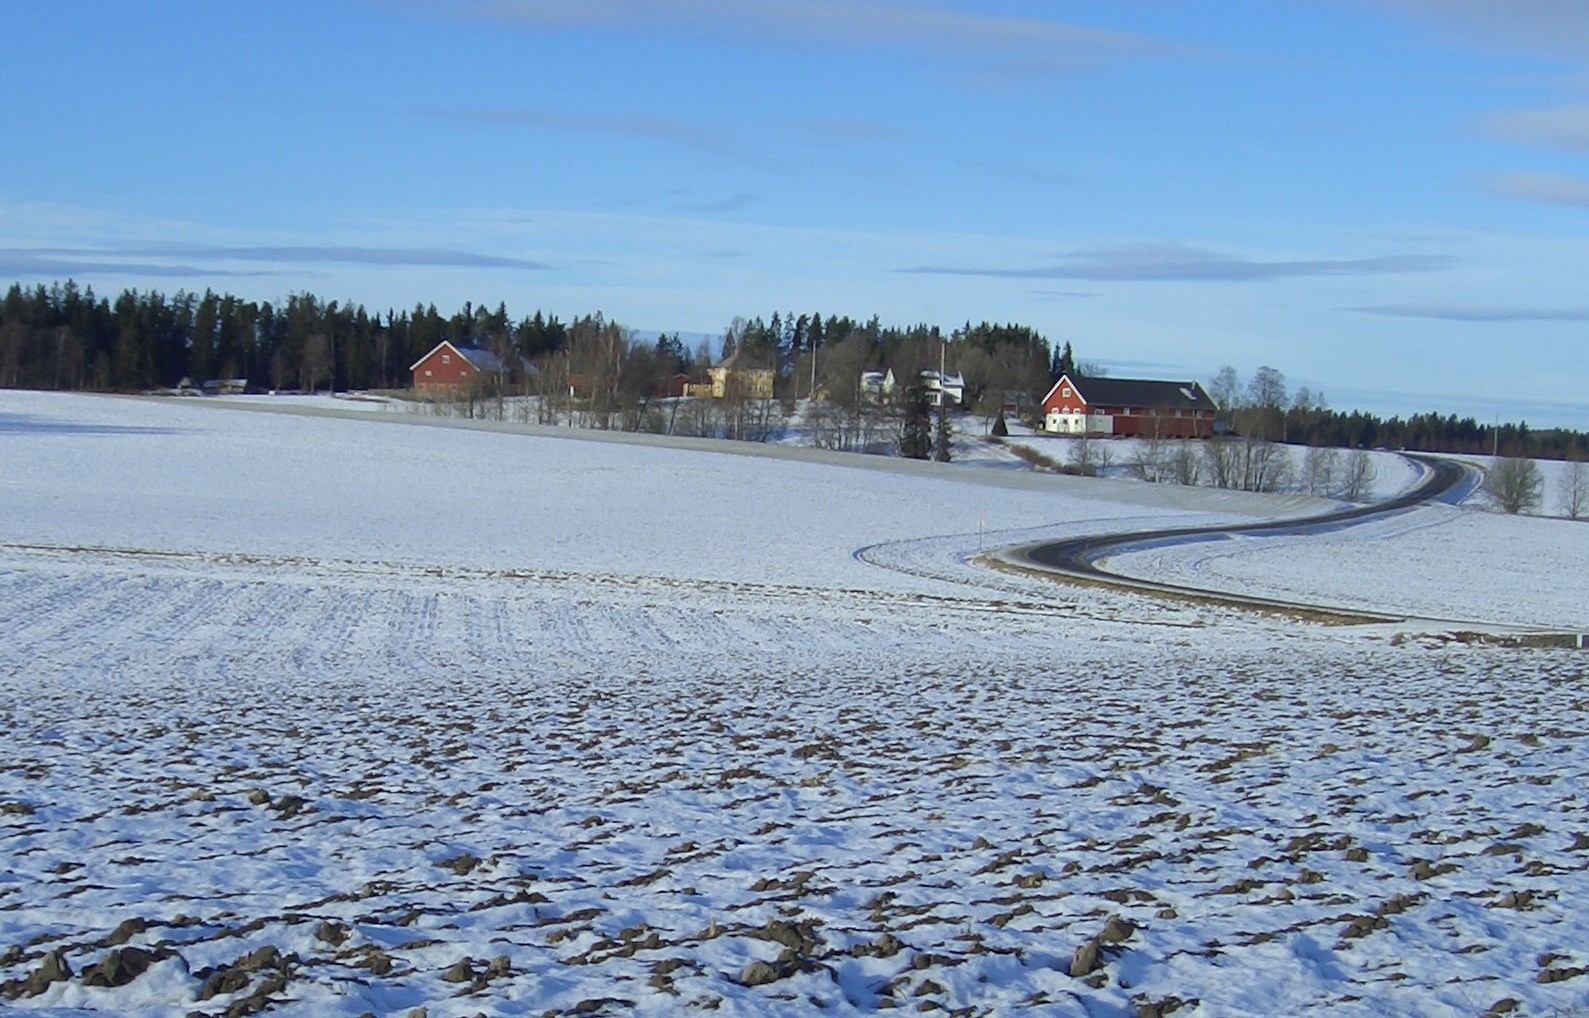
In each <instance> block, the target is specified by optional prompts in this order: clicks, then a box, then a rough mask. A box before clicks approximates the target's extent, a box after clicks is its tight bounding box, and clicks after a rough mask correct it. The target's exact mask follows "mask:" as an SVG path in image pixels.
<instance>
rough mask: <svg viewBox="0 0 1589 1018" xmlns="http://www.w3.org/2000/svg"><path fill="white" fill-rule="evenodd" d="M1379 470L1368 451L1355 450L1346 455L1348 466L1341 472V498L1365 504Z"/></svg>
mask: <svg viewBox="0 0 1589 1018" xmlns="http://www.w3.org/2000/svg"><path fill="white" fill-rule="evenodd" d="M1378 476H1379V470H1378V468H1376V467H1375V466H1374V459H1373V457H1372V456H1370V455H1369V453H1368V451H1367V450H1364V449H1353V450H1352V451H1351V452H1349V453H1347V454H1346V465H1345V466H1344V467H1343V468H1342V470H1341V488H1340V494H1341V498H1343V499H1345V500H1346V501H1348V502H1364V501H1367V499H1368V493H1369V492H1370V491H1371V490H1372V489H1373V487H1374V479H1375V478H1376V477H1378Z"/></svg>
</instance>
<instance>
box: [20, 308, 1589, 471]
mask: <svg viewBox="0 0 1589 1018" xmlns="http://www.w3.org/2000/svg"><path fill="white" fill-rule="evenodd" d="M443 340H449V341H451V342H452V343H453V344H455V345H458V346H469V347H483V348H486V349H490V350H493V351H495V352H497V353H498V354H499V355H502V356H503V360H504V362H510V361H511V362H515V363H525V364H536V365H542V364H547V363H550V362H552V361H557V360H563V361H567V362H570V363H572V364H573V368H572V370H574V371H575V372H576V373H578V372H581V371H583V372H584V373H587V374H588V373H591V372H597V373H600V372H606V373H610V375H611V378H612V382H611V384H610V386H609V388H610V389H611V391H613V392H616V393H621V394H622V395H625V396H630V395H632V396H635V397H638V398H648V397H650V396H652V395H655V394H657V393H658V392H661V391H662V390H663V388H664V387H665V385H666V384H667V380H668V379H670V378H675V377H678V376H689V377H691V378H697V379H698V378H701V377H703V375H704V371H705V369H706V368H707V367H708V366H709V364H710V362H711V361H712V360H714V359H716V358H719V357H728V356H732V355H735V354H740V355H742V356H743V357H744V358H747V359H749V360H752V361H754V362H756V363H758V364H761V365H764V366H767V367H771V368H773V369H775V371H776V372H777V379H778V381H777V389H776V394H777V395H778V396H779V397H780V398H783V399H799V398H803V397H806V396H809V395H811V394H812V392H813V391H816V392H818V393H819V394H820V393H827V392H833V391H848V390H850V389H851V388H852V387H853V386H854V385H855V379H856V378H857V377H858V376H859V373H860V372H862V371H867V370H883V369H892V370H893V371H894V373H895V375H896V377H898V378H901V379H909V378H914V377H915V375H916V374H917V373H918V372H920V371H921V370H927V369H934V368H937V367H938V365H939V363H940V359H941V358H947V360H948V364H949V367H950V369H951V370H953V371H957V372H959V373H960V374H962V375H963V376H964V378H965V381H966V404H967V406H970V407H972V408H974V409H978V410H981V411H983V412H985V413H986V414H987V415H988V416H989V418H990V419H991V418H992V417H993V416H994V415H995V414H997V413H998V411H999V410H1000V409H1001V408H1005V407H1008V406H1010V405H1011V404H1015V405H1017V406H1019V407H1021V408H1022V409H1023V410H1026V411H1031V410H1034V409H1035V407H1036V405H1037V403H1038V402H1039V401H1040V400H1041V398H1042V396H1043V394H1044V392H1045V391H1046V390H1047V388H1048V386H1049V385H1050V384H1051V383H1052V382H1053V381H1054V380H1055V379H1057V378H1058V376H1059V374H1060V373H1061V372H1064V371H1070V372H1076V371H1078V370H1080V371H1081V372H1082V373H1086V372H1087V371H1088V366H1087V364H1086V362H1078V361H1077V360H1076V358H1075V357H1074V355H1073V353H1072V349H1071V344H1070V343H1069V342H1066V343H1064V344H1063V345H1062V346H1055V345H1053V344H1051V343H1050V342H1049V340H1048V339H1047V338H1045V337H1044V336H1042V335H1041V334H1039V333H1038V332H1037V331H1035V330H1033V329H1031V328H1028V327H1026V326H1022V325H1015V324H1009V325H993V324H989V323H986V322H984V323H982V324H980V325H972V324H971V323H969V322H967V323H965V324H964V325H963V326H961V327H958V328H956V329H953V330H952V331H950V332H948V333H944V332H942V331H941V330H940V329H939V328H938V327H937V326H930V325H914V326H910V327H904V328H901V327H897V326H889V325H885V324H883V323H882V322H881V321H879V319H878V318H877V317H876V316H873V317H871V318H870V319H867V320H859V319H854V318H849V317H845V316H833V315H830V316H827V317H824V316H823V315H821V314H819V313H810V314H795V313H792V312H791V313H774V314H772V315H771V316H770V317H769V318H762V317H756V318H751V319H745V318H736V319H735V320H734V322H733V323H732V324H731V325H730V326H729V327H728V328H727V329H726V330H725V332H724V334H723V336H722V337H721V338H720V339H719V340H718V341H717V343H715V344H706V343H702V344H699V345H698V346H697V347H696V348H695V349H693V350H692V349H689V348H687V347H686V346H685V344H684V343H682V342H681V341H680V339H679V337H678V335H677V334H674V335H672V336H669V335H662V336H660V337H658V338H657V339H655V340H654V341H645V342H641V341H636V340H635V339H634V338H633V336H632V335H631V334H630V333H629V332H628V331H627V330H625V329H623V328H622V327H621V326H619V325H618V324H617V323H614V322H611V321H608V320H607V319H606V318H605V317H604V316H603V315H602V314H600V313H599V312H593V313H591V314H588V315H585V316H582V317H578V318H574V319H572V320H570V321H568V322H566V323H565V322H563V321H560V320H559V319H558V317H557V316H556V315H555V314H553V315H548V314H545V313H543V312H541V311H536V312H535V313H534V314H532V315H528V316H526V317H522V318H518V319H515V318H513V317H511V316H510V315H509V313H508V310H507V307H506V305H505V304H501V303H499V304H498V305H497V306H496V307H495V308H491V307H489V306H487V305H474V304H468V303H466V304H465V305H464V306H463V307H462V308H460V309H458V310H456V311H455V312H453V313H452V314H450V315H445V316H444V315H443V314H442V313H441V312H440V311H438V310H437V308H436V306H435V305H434V304H429V305H426V304H416V305H415V306H414V307H413V308H412V309H408V310H395V309H389V310H386V311H378V312H375V313H371V312H370V311H369V310H368V309H366V308H365V307H363V306H362V305H359V304H356V303H353V302H345V303H344V302H339V301H336V300H330V301H325V300H321V299H320V298H319V297H317V296H315V295H313V294H308V293H301V294H293V295H291V296H289V297H288V298H287V300H286V301H285V302H284V303H282V304H280V305H275V304H272V303H270V302H268V301H266V302H256V301H250V300H245V299H243V298H239V297H235V296H232V295H230V294H217V293H215V292H214V291H213V290H206V291H205V292H204V293H203V294H198V293H192V292H189V291H184V290H179V291H177V292H175V293H173V294H169V295H167V294H162V293H159V292H156V291H147V292H142V293H140V292H138V291H136V290H126V291H123V292H122V293H120V294H118V295H117V296H116V297H115V298H114V299H112V298H108V297H102V296H99V295H96V294H95V293H94V291H93V289H92V287H79V286H78V285H77V284H76V283H74V282H72V281H67V282H65V283H57V284H55V285H52V286H44V285H37V286H33V287H31V288H29V287H24V286H22V285H21V284H13V285H12V286H11V287H10V289H9V290H8V291H7V292H6V294H5V298H4V300H3V301H0V387H3V388H27V389H66V390H86V391H99V392H139V391H144V390H148V389H155V388H168V387H172V386H176V385H177V384H178V383H179V382H181V381H182V380H184V379H188V380H191V381H192V382H193V383H194V384H199V383H200V382H202V381H204V380H208V379H247V380H248V385H249V388H250V389H251V390H257V391H265V390H278V391H279V390H300V391H315V390H320V389H331V390H337V391H346V390H381V389H406V388H407V387H408V386H409V384H410V381H411V379H410V376H409V367H410V365H412V364H413V363H414V362H415V361H416V360H418V359H419V358H420V357H422V356H423V355H424V354H425V353H426V352H428V351H429V350H431V349H432V348H434V347H435V346H436V345H437V344H438V343H440V342H442V341H443ZM570 370H571V369H570V367H569V366H568V365H567V364H565V365H564V366H563V367H562V370H561V371H560V372H558V373H559V374H560V375H562V376H564V377H567V376H568V373H569V371H570ZM1231 375H1232V373H1231V370H1230V369H1228V368H1226V369H1222V371H1221V376H1216V377H1214V378H1213V379H1212V384H1211V385H1210V382H1207V381H1205V383H1204V384H1205V385H1210V387H1211V393H1212V394H1213V395H1214V397H1215V401H1216V403H1218V404H1220V406H1221V409H1222V410H1224V411H1227V412H1232V411H1234V410H1236V409H1237V407H1238V405H1245V406H1246V407H1247V408H1249V409H1250V408H1251V406H1252V396H1251V394H1250V392H1249V390H1250V389H1252V386H1249V387H1247V389H1239V388H1235V387H1229V386H1227V388H1230V391H1228V392H1226V393H1224V394H1221V393H1220V391H1219V390H1220V389H1221V387H1222V386H1221V383H1229V382H1230V381H1232V380H1233V379H1232V377H1231ZM1282 377H1283V376H1280V375H1279V372H1278V371H1275V369H1272V368H1267V367H1265V368H1260V369H1258V373H1257V374H1256V375H1255V376H1254V379H1253V381H1254V382H1255V383H1256V382H1257V381H1259V380H1260V379H1263V380H1264V381H1265V382H1266V383H1270V384H1268V385H1267V388H1266V393H1265V395H1264V399H1265V400H1267V401H1272V405H1271V406H1270V407H1269V409H1270V410H1271V412H1272V414H1273V415H1274V418H1275V421H1274V423H1275V425H1276V426H1277V429H1278V432H1279V433H1280V434H1281V435H1283V436H1284V437H1283V440H1285V441H1289V442H1294V443H1298V444H1304V445H1315V446H1335V447H1342V448H1380V447H1383V448H1393V449H1408V450H1413V451H1424V452H1450V453H1490V452H1501V453H1504V454H1508V455H1513V456H1534V457H1541V458H1567V459H1585V458H1589V436H1586V435H1585V434H1584V433H1582V432H1577V431H1570V430H1564V429H1539V430H1536V429H1531V428H1529V427H1528V425H1527V424H1526V423H1524V422H1506V423H1501V424H1499V425H1492V424H1489V423H1480V422H1479V421H1477V420H1475V419H1474V418H1472V417H1458V416H1457V415H1455V414H1441V413H1439V412H1430V413H1420V414H1413V415H1411V416H1409V417H1407V418H1401V417H1390V418H1383V417H1379V416H1376V415H1374V414H1371V413H1365V412H1362V411H1357V410H1352V411H1342V410H1336V409H1332V408H1330V407H1329V406H1328V405H1327V404H1326V403H1325V402H1324V400H1323V398H1322V396H1320V395H1319V394H1314V393H1309V392H1308V391H1307V390H1305V389H1304V390H1300V391H1298V392H1297V393H1295V394H1291V393H1288V392H1286V391H1285V389H1284V387H1283V384H1282V385H1281V386H1280V388H1279V390H1278V392H1277V391H1275V388H1274V385H1273V383H1274V382H1276V380H1277V379H1280V378H1282Z"/></svg>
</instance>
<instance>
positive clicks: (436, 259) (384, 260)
mask: <svg viewBox="0 0 1589 1018" xmlns="http://www.w3.org/2000/svg"><path fill="white" fill-rule="evenodd" d="M0 257H8V258H29V257H31V258H42V259H50V258H54V259H74V260H82V259H95V260H98V261H99V262H101V263H102V264H103V265H104V266H105V268H106V270H107V271H109V270H113V269H117V268H124V267H125V266H127V265H128V264H129V263H127V262H126V261H125V259H130V258H209V259H215V260H218V261H224V262H265V263H270V264H282V265H304V264H323V263H328V262H329V263H337V264H344V265H388V266H430V267H438V268H463V269H531V270H545V269H549V268H551V266H549V265H545V264H542V263H541V262H534V261H528V260H526V259H523V258H507V257H503V256H501V255H488V254H477V253H474V252H470V251H458V250H454V249H451V248H401V247H393V248H388V247H340V246H326V245H295V246H282V247H271V246H221V245H214V244H153V245H131V244H129V245H118V246H115V247H103V248H87V247H35V248H5V249H0ZM81 263H82V264H88V262H86V261H85V262H81ZM148 268H149V269H150V270H151V271H153V270H155V269H159V268H165V269H169V270H172V271H176V270H178V269H181V270H182V271H186V272H192V273H208V272H213V271H216V270H212V269H194V268H191V267H183V266H158V265H155V266H148Z"/></svg>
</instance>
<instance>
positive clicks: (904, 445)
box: [899, 384, 932, 460]
mask: <svg viewBox="0 0 1589 1018" xmlns="http://www.w3.org/2000/svg"><path fill="white" fill-rule="evenodd" d="M899 454H900V455H901V456H903V457H905V458H906V459H913V460H924V459H927V458H928V457H929V456H931V455H932V419H931V418H930V417H929V416H928V414H927V390H926V389H924V388H923V387H922V386H921V385H920V384H915V385H912V386H911V387H910V388H909V389H907V390H905V419H904V420H903V421H902V422H901V423H900V428H899Z"/></svg>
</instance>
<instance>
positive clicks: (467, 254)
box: [0, 0, 1589, 429]
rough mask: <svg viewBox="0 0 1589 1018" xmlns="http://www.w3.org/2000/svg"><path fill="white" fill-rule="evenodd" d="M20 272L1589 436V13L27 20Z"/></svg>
mask: <svg viewBox="0 0 1589 1018" xmlns="http://www.w3.org/2000/svg"><path fill="white" fill-rule="evenodd" d="M7 13H8V15H9V17H8V19H7V31H6V32H5V33H3V34H0V83H3V84H4V86H5V94H6V95H7V96H8V97H9V99H10V101H9V102H7V103H6V104H5V106H4V108H3V110H0V124H3V130H4V132H5V137H6V139H7V144H6V155H5V156H4V157H3V158H0V280H5V281H12V280H19V281H23V282H29V283H31V282H50V281H53V280H64V279H66V278H68V277H70V278H74V279H76V280H78V281H79V282H80V283H88V284H92V285H93V286H94V288H95V290H96V291H98V292H100V293H102V294H114V293H115V292H118V291H120V290H121V289H123V288H126V287H136V288H138V289H159V290H163V291H172V290H176V289H189V290H200V291H202V290H203V289H204V288H206V287H211V288H214V289H216V290H218V291H228V292H232V293H236V294H239V295H243V296H246V297H250V298H254V299H263V300H279V299H282V298H284V297H285V296H286V295H288V294H290V293H294V292H302V291H310V292H313V293H315V294H317V295H319V296H321V297H323V298H326V299H338V300H345V301H346V300H351V301H356V302H359V303H362V304H364V305H366V306H367V307H370V308H371V309H382V310H384V309H386V308H389V307H397V308H405V307H412V306H413V305H414V304H415V303H416V302H420V301H423V302H425V303H432V302H433V303H435V304H436V305H437V306H438V307H439V308H440V309H442V310H443V311H444V312H450V311H452V310H454V309H456V308H457V307H458V306H460V305H461V304H462V303H463V302H464V301H465V300H472V301H475V302H487V303H490V304H492V305H495V304H496V303H497V302H498V301H505V302H506V303H507V305H508V308H509V310H510V311H511V312H513V313H514V314H527V313H530V312H532V311H534V310H535V309H537V308H539V309H543V310H545V311H548V312H555V313H557V314H559V315H562V316H563V317H565V318H566V317H570V316H573V315H576V314H583V313H586V312H591V311H597V310H599V311H602V312H604V313H605V314H606V315H607V316H608V317H609V318H612V319H614V320H617V321H619V322H621V323H622V324H625V325H628V326H630V327H632V328H635V329H637V330H668V331H672V330H680V331H683V332H686V333H719V332H721V331H722V329H723V328H724V327H725V326H726V325H728V324H729V322H730V320H731V319H732V318H733V317H734V316H736V315H747V316H749V315H757V314H760V315H763V316H770V315H771V314H772V312H774V311H783V312H789V311H793V312H796V313H810V312H821V313H823V314H848V315H852V316H854V317H857V318H865V317H870V316H871V315H872V314H877V315H880V316H881V317H882V318H883V320H884V321H885V322H890V323H895V324H911V323H916V322H927V323H931V324H938V325H942V326H944V327H945V328H951V327H954V326H956V325H958V324H960V323H963V322H965V321H967V320H971V321H981V320H984V319H987V320H995V321H1014V322H1021V323H1024V324H1029V325H1032V326H1034V327H1036V328H1038V329H1039V330H1041V331H1042V332H1043V333H1044V334H1045V335H1047V336H1048V337H1050V338H1051V339H1052V340H1054V341H1056V342H1064V341H1069V342H1071V343H1072V344H1073V345H1074V347H1075V349H1076V351H1077V354H1078V356H1079V357H1081V358H1082V359H1083V360H1088V361H1092V362H1095V363H1098V364H1100V365H1103V366H1105V367H1107V368H1109V369H1110V370H1111V372H1112V373H1114V374H1117V375H1135V374H1141V375H1147V376H1162V377H1175V378H1182V377H1189V378H1197V379H1201V380H1207V379H1208V378H1209V377H1210V376H1212V375H1213V374H1214V372H1215V371H1217V370H1218V368H1219V367H1220V365H1222V364H1227V363H1228V364H1232V365H1234V366H1235V367H1236V368H1237V369H1238V370H1239V371H1240V372H1241V373H1242V375H1243V376H1244V377H1245V376H1246V375H1248V374H1250V373H1251V372H1252V370H1253V369H1254V368H1256V367H1258V366H1259V365H1263V364H1267V365H1272V366H1274V367H1276V368H1279V369H1280V370H1281V371H1282V372H1284V373H1285V375H1286V377H1287V380H1288V381H1289V382H1290V384H1291V385H1292V386H1293V387H1296V386H1302V385H1306V386H1308V387H1310V388H1311V389H1313V390H1315V391H1322V392H1323V393H1324V394H1325V395H1326V397H1327V398H1328V399H1329V401H1330V403H1331V405H1333V406H1335V407H1337V408H1341V409H1351V408H1354V407H1355V408H1362V409H1368V410H1373V411H1375V412H1379V413H1385V414H1391V413H1395V414H1410V413H1416V412H1423V411H1428V410H1437V411H1440V412H1442V413H1458V414H1461V415H1470V414H1471V415H1473V416H1476V417H1478V418H1480V419H1481V420H1485V421H1488V420H1490V419H1492V418H1493V417H1494V416H1495V415H1497V414H1498V415H1500V416H1501V418H1502V419H1518V418H1526V419H1527V420H1528V421H1529V422H1530V424H1533V425H1535V426H1547V425H1565V426H1570V427H1576V428H1582V429H1589V397H1586V392H1589V356H1586V355H1589V343H1586V340H1585V337H1586V333H1589V292H1586V281H1589V237H1586V229H1585V228H1586V226H1589V4H1586V3H1583V2H1582V0H1507V2H1506V3H1500V2H1497V0H1108V2H1090V0H1075V2H1069V0H1048V2H1036V0H1030V2H1028V0H932V2H928V0H845V2H837V0H314V2H301V0H272V2H269V3H259V2H256V3H246V2H235V3H234V2H215V0H146V2H141V3H136V4H133V3H120V2H115V0H92V2H89V0H48V2H45V0H11V3H10V4H9V5H8V6H7Z"/></svg>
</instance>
